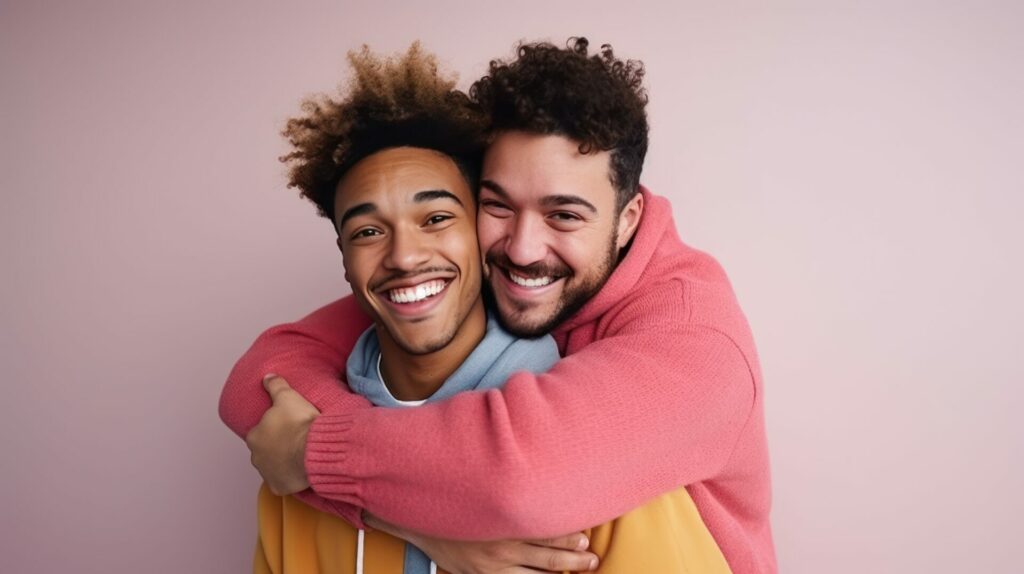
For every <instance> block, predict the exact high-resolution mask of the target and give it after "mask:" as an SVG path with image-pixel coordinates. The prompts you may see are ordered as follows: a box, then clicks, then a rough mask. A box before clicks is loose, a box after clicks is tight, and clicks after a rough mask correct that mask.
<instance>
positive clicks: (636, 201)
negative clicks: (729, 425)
mask: <svg viewBox="0 0 1024 574" xmlns="http://www.w3.org/2000/svg"><path fill="white" fill-rule="evenodd" d="M643 213H644V194H643V193H637V194H636V195H634V196H633V198H632V199H630V200H629V203H627V204H626V207H623V208H622V212H621V213H619V231H618V240H617V241H616V245H617V246H618V248H619V249H622V248H623V247H625V246H626V244H627V243H629V240H630V239H632V238H633V234H634V233H636V228H637V227H639V226H640V217H641V216H642V215H643Z"/></svg>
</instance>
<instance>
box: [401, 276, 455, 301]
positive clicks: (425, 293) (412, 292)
mask: <svg viewBox="0 0 1024 574" xmlns="http://www.w3.org/2000/svg"><path fill="white" fill-rule="evenodd" d="M444 286H445V282H444V280H443V279H434V280H433V281H427V282H425V283H420V284H419V285H414V286H412V287H402V288H400V289H391V290H390V291H388V299H391V302H392V303H416V302H418V301H422V300H424V299H426V298H427V297H433V296H434V295H437V294H438V293H440V292H441V291H444Z"/></svg>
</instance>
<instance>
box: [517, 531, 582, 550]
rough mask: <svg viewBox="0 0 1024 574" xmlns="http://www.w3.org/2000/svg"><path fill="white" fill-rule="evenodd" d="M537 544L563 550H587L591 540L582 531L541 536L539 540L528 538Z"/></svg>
mask: <svg viewBox="0 0 1024 574" xmlns="http://www.w3.org/2000/svg"><path fill="white" fill-rule="evenodd" d="M527 542H529V543H530V544H533V545H535V546H547V547H548V548H561V549H562V550H586V549H587V547H588V546H590V540H588V539H587V536H586V535H585V534H583V533H582V532H573V533H572V534H566V535H565V536H556V537H554V538H541V539H539V540H528V541H527Z"/></svg>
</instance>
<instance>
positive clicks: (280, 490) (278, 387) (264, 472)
mask: <svg viewBox="0 0 1024 574" xmlns="http://www.w3.org/2000/svg"><path fill="white" fill-rule="evenodd" d="M263 388H265V389H266V390H267V392H268V393H269V394H270V400H271V401H273V403H274V404H273V406H271V407H270V409H268V410H267V412H266V413H264V414H263V418H262V419H260V422H259V424H258V425H256V426H255V427H254V428H253V429H252V431H250V432H249V434H248V435H247V436H246V437H245V444H247V445H248V446H249V450H250V451H251V452H252V459H251V460H252V465H253V466H255V467H256V470H258V471H259V472H260V476H262V477H263V480H265V481H266V483H267V486H269V487H270V491H271V492H273V493H274V494H276V495H278V496H284V495H286V494H294V493H296V492H300V491H302V490H305V489H307V488H309V480H308V478H307V477H306V463H305V458H306V435H308V434H309V425H310V424H312V422H313V419H315V418H316V417H317V416H318V415H319V414H320V411H318V410H317V409H316V407H314V406H313V405H312V403H310V402H309V401H307V400H306V399H304V398H303V397H302V395H300V394H299V393H297V392H295V391H294V390H292V388H291V387H289V386H288V383H287V382H285V380H284V379H282V378H281V377H279V376H277V375H267V376H266V377H264V379H263Z"/></svg>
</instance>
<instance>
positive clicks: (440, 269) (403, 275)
mask: <svg viewBox="0 0 1024 574" xmlns="http://www.w3.org/2000/svg"><path fill="white" fill-rule="evenodd" d="M427 273H458V269H456V268H454V267H446V266H443V265H435V266H432V267H422V268H420V269H416V270H415V271H405V272H398V273H392V274H390V275H388V276H387V277H384V278H382V279H379V280H377V281H374V282H373V284H372V285H370V290H371V291H376V290H378V289H380V287H381V286H382V285H387V284H388V283H390V282H391V281H400V280H402V279H409V278H411V277H416V276H417V275H426V274H427Z"/></svg>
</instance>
